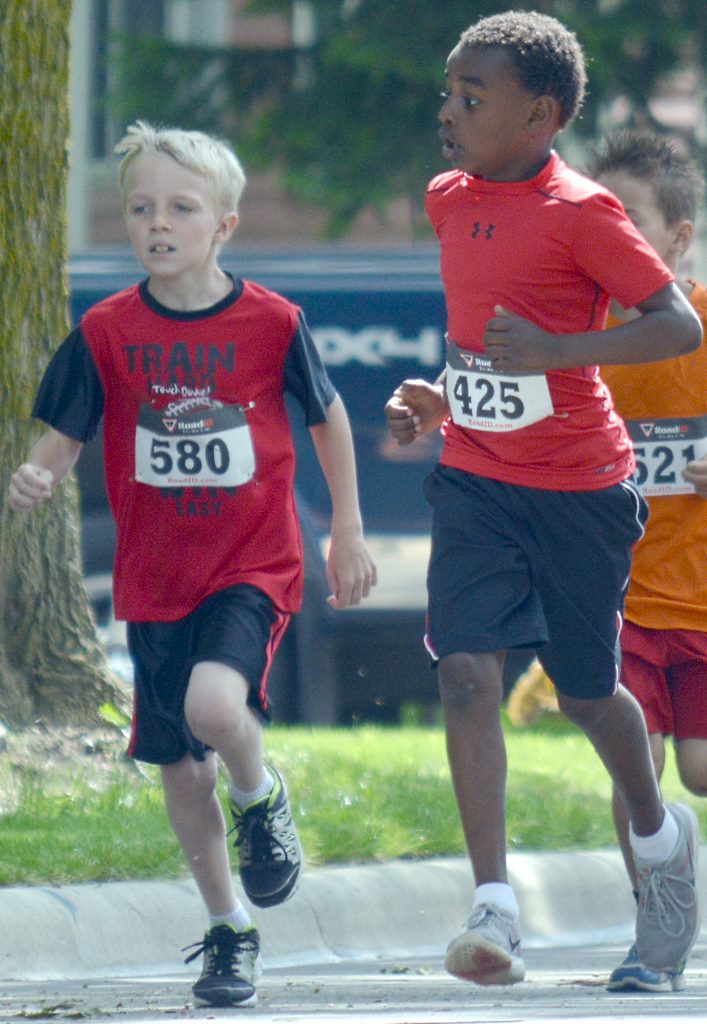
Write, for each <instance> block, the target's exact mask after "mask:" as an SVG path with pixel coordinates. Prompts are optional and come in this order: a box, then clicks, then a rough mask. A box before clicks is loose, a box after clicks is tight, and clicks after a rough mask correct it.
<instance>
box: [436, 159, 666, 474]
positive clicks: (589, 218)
mask: <svg viewBox="0 0 707 1024" xmlns="http://www.w3.org/2000/svg"><path fill="white" fill-rule="evenodd" d="M426 208H427V213H428V215H429V218H430V221H431V223H432V226H433V227H434V229H435V231H436V233H437V235H438V237H439V240H440V260H441V273H442V279H443V282H444V289H445V296H446V304H447V326H448V336H449V338H450V339H451V340H452V341H453V342H454V344H455V346H456V347H457V349H458V350H460V352H461V353H462V354H463V353H464V352H474V353H483V351H484V347H483V343H482V338H483V335H484V333H485V326H486V323H487V321H488V320H489V319H491V317H493V316H494V306H495V305H497V304H498V305H501V306H504V307H505V308H506V309H508V310H510V311H512V312H514V313H517V314H518V315H519V316H522V317H525V318H527V319H529V320H532V321H533V322H534V323H536V324H537V325H538V326H539V327H541V328H542V329H543V330H546V331H551V332H552V333H554V334H571V333H580V332H587V331H599V330H602V329H603V328H604V324H605V321H606V313H607V308H608V302H609V295H612V296H614V297H615V298H617V299H618V301H619V302H620V303H621V305H622V306H624V307H630V306H635V305H636V304H637V303H639V302H641V301H643V300H644V299H647V298H648V297H649V296H651V295H653V294H654V293H655V292H657V291H659V290H660V289H661V288H663V287H665V285H667V284H669V283H670V282H671V281H672V280H673V279H674V278H673V275H672V273H671V272H670V270H669V269H668V268H667V267H666V266H665V265H664V264H663V263H662V261H661V260H659V259H658V257H657V256H656V254H655V253H654V252H653V250H652V248H651V247H650V246H649V245H648V244H647V243H646V242H645V241H644V239H643V238H642V236H641V235H640V234H639V233H638V231H637V230H636V229H635V227H634V226H633V224H632V223H631V221H630V220H629V219H628V217H627V216H626V214H625V213H624V211H623V208H622V206H621V204H620V203H619V202H618V200H617V199H615V198H614V197H613V196H612V195H611V194H610V193H609V192H607V191H606V190H605V189H603V188H602V187H601V186H599V185H597V184H595V183H594V182H592V181H590V180H589V179H587V178H585V177H583V176H582V175H580V174H578V173H576V172H575V171H572V170H571V169H570V168H568V167H567V166H566V164H565V163H564V162H563V161H562V160H561V159H560V157H559V156H557V154H555V153H553V154H552V155H551V156H550V159H549V160H548V162H547V164H546V165H545V167H544V168H543V169H542V171H541V172H540V173H539V174H538V175H537V177H535V178H533V179H530V180H528V181H515V182H494V181H486V180H484V179H480V178H475V177H472V176H469V175H467V174H465V173H464V172H462V171H450V172H448V173H445V174H441V175H439V176H438V177H436V178H434V179H433V180H432V181H431V182H430V185H429V186H428V190H427V195H426ZM458 365H459V366H461V362H459V363H458ZM486 369H487V370H488V367H486ZM479 374H480V377H481V379H476V378H472V379H471V381H470V383H469V384H468V385H465V387H466V388H467V390H468V389H469V388H472V389H473V388H477V389H479V390H478V391H477V392H475V393H474V394H471V399H473V401H476V398H478V399H479V400H483V402H484V408H483V409H481V412H482V413H483V414H484V415H488V414H489V413H490V414H491V415H492V416H495V417H496V420H497V421H498V422H500V420H501V419H502V417H503V416H504V415H506V413H507V414H508V418H507V419H505V420H504V421H503V422H502V423H501V426H502V427H503V429H500V428H497V429H496V430H488V429H483V430H482V429H476V428H475V425H476V424H477V423H479V422H486V421H484V420H482V419H480V418H479V417H476V418H474V419H473V423H474V426H473V427H468V426H463V425H460V424H459V423H458V422H457V423H455V422H453V421H452V420H451V419H448V420H447V421H446V422H445V424H444V425H443V428H442V433H443V435H444V446H443V450H442V456H441V462H442V463H444V464H445V465H448V466H454V467H456V468H458V469H462V470H465V471H467V472H471V473H477V474H479V475H480V476H486V477H491V478H493V479H496V480H502V481H505V482H507V483H512V484H519V485H522V486H529V487H538V488H545V489H548V490H568V491H579V490H597V489H599V488H602V487H608V486H611V485H612V484H615V483H618V482H619V481H621V480H624V479H625V478H626V477H627V476H630V474H631V473H632V472H633V468H634V464H633V457H632V452H631V442H630V440H629V437H628V434H627V432H626V429H625V427H624V424H623V422H622V421H621V419H620V417H619V416H618V415H617V414H616V413H615V412H614V410H613V407H612V402H611V396H610V394H609V392H608V390H607V388H606V387H605V386H604V384H603V383H602V381H601V379H600V377H599V371H598V367H596V366H584V367H578V368H576V369H569V370H561V371H560V370H551V371H548V373H547V374H546V375H545V377H546V380H547V388H548V390H549V398H548V402H550V401H551V405H550V406H548V410H549V411H548V414H547V415H544V416H543V418H540V419H538V420H537V421H535V422H533V423H530V424H529V425H526V426H521V427H520V428H516V429H512V428H513V422H514V421H513V417H514V416H515V414H516V412H517V408H518V402H517V401H516V400H515V399H514V398H513V394H514V389H516V388H517V387H519V386H520V387H522V388H525V387H526V386H527V384H528V382H527V381H522V380H521V381H520V384H518V379H517V378H516V382H515V383H510V384H509V383H508V382H507V383H506V384H505V385H504V384H503V381H504V379H505V378H506V377H507V375H500V376H499V375H494V374H493V373H492V372H490V373H486V374H484V366H483V364H481V366H480V369H479ZM448 375H449V374H448ZM540 380H541V381H542V375H541V376H540ZM502 387H503V388H505V389H506V391H505V392H503V393H502V391H501V390H500V389H501V388H502ZM509 387H510V391H507V389H508V388H509ZM507 393H510V394H511V396H512V397H511V398H510V400H509V399H507ZM504 395H505V397H504ZM467 405H468V409H469V410H471V411H472V412H473V411H474V410H473V403H472V405H469V403H468V402H467ZM458 418H459V417H458ZM516 422H517V421H516Z"/></svg>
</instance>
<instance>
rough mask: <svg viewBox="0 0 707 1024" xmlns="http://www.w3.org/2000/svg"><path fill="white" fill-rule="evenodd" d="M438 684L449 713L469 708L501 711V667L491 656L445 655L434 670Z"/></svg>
mask: <svg viewBox="0 0 707 1024" xmlns="http://www.w3.org/2000/svg"><path fill="white" fill-rule="evenodd" d="M437 684H438V687H439V695H440V699H441V701H442V704H443V705H444V707H445V708H447V709H450V710H452V709H454V708H465V707H468V706H469V705H471V704H474V705H479V704H491V705H493V706H497V707H500V705H501V701H502V699H503V683H502V679H501V664H500V661H499V659H498V657H497V655H495V654H493V653H490V654H487V653H482V654H449V655H447V656H446V657H444V658H442V659H441V661H440V663H439V666H438V668H437Z"/></svg>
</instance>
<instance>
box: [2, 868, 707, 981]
mask: <svg viewBox="0 0 707 1024" xmlns="http://www.w3.org/2000/svg"><path fill="white" fill-rule="evenodd" d="M702 853H703V857H702V868H701V871H700V893H701V897H702V899H703V903H704V900H705V899H707V864H706V863H705V859H706V857H707V850H705V849H704V848H703V850H702ZM509 869H510V877H511V882H512V884H513V886H514V888H515V890H516V893H517V895H518V899H519V903H520V907H521V921H522V925H523V934H524V939H523V942H524V945H525V946H526V947H531V946H533V945H535V946H550V945H553V946H554V945H575V946H576V945H584V944H587V943H589V944H594V943H596V944H598V943H604V942H624V941H626V942H628V941H629V939H630V937H631V935H632V934H633V920H634V906H633V900H632V897H631V894H630V892H629V889H628V885H627V881H626V877H625V874H624V869H623V864H622V862H621V858H620V855H619V853H618V851H616V850H603V851H597V852H581V853H569V854H568V853H515V854H511V855H510V858H509ZM471 892H472V880H471V870H470V867H469V864H468V861H467V860H466V859H465V858H449V859H434V860H425V861H394V862H391V863H387V864H380V865H363V866H343V867H330V868H315V869H310V870H309V871H306V872H305V873H304V875H303V878H302V882H301V884H300V887H299V889H298V891H297V893H296V894H295V896H294V897H293V898H292V899H291V900H289V901H288V902H287V903H285V904H283V905H282V906H280V907H275V908H273V909H271V910H266V911H262V910H256V911H255V914H254V917H255V920H256V923H257V925H258V929H259V931H260V935H261V940H262V948H263V953H264V958H265V965H266V967H267V966H270V967H274V966H288V965H295V964H311V963H322V962H326V961H332V960H337V959H341V958H359V959H360V958H365V957H376V956H383V955H385V956H387V957H393V958H397V957H401V958H402V957H405V956H412V955H418V956H420V955H422V956H427V955H439V954H440V953H441V952H442V950H444V949H445V947H446V945H447V943H448V942H449V940H450V939H451V938H452V936H453V935H454V934H455V933H456V932H457V931H458V929H459V927H460V926H461V924H462V923H463V921H464V919H465V917H466V915H467V913H468V911H469V906H470V898H471ZM239 894H240V895H242V891H241V890H240V887H239ZM0 922H2V931H3V935H4V936H5V940H4V941H3V940H0V979H3V980H10V979H13V980H31V979H40V978H41V979H44V980H52V979H58V978H72V977H90V976H94V975H105V974H114V973H115V972H120V973H123V974H127V973H130V974H144V973H147V972H150V973H153V972H155V971H159V970H160V969H164V970H167V971H169V972H170V973H171V974H173V973H174V971H175V970H176V969H179V967H180V964H182V962H183V959H184V953H183V952H182V949H183V948H184V947H185V946H188V945H189V944H190V943H193V942H196V941H198V940H199V939H200V938H201V936H202V934H203V931H204V923H205V918H204V910H203V906H202V903H201V899H200V897H199V895H198V893H197V891H196V888H195V887H194V885H193V883H192V882H191V881H173V882H152V881H149V882H116V883H106V884H86V885H69V886H60V887H57V888H49V887H43V886H38V887H31V888H24V887H16V888H6V889H3V890H0ZM188 970H189V971H192V973H193V967H189V968H188Z"/></svg>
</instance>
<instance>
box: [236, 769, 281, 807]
mask: <svg viewBox="0 0 707 1024" xmlns="http://www.w3.org/2000/svg"><path fill="white" fill-rule="evenodd" d="M274 785H275V780H274V779H273V777H272V775H271V774H270V772H269V771H268V770H267V768H263V781H262V782H261V783H260V785H259V786H257V787H256V788H255V789H239V788H238V786H237V785H236V784H235V782H234V781H233V779H231V785H230V790H229V791H230V794H231V799H232V800H233V802H234V804H236V805H237V806H238V807H240V808H241V810H243V808H244V807H247V806H248V804H252V803H253V801H255V800H260V799H261V798H262V797H264V796H267V795H268V793H269V792H270V791H271V790H272V788H273V786H274Z"/></svg>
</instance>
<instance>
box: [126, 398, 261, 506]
mask: <svg viewBox="0 0 707 1024" xmlns="http://www.w3.org/2000/svg"><path fill="white" fill-rule="evenodd" d="M254 474H255V455H254V452H253V443H252V440H251V436H250V428H249V427H248V423H247V421H246V416H245V412H244V410H243V407H242V406H240V405H222V404H217V403H216V402H213V401H211V400H205V401H204V400H201V401H198V402H189V401H188V400H187V401H186V402H184V403H175V405H173V406H167V407H166V408H165V409H153V408H151V407H150V406H148V405H143V406H142V408H141V410H140V418H139V422H138V426H137V431H136V435H135V479H136V480H139V481H140V483H143V484H148V485H149V486H151V487H238V486H239V485H240V484H244V483H247V481H248V480H250V479H252V477H253V476H254Z"/></svg>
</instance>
